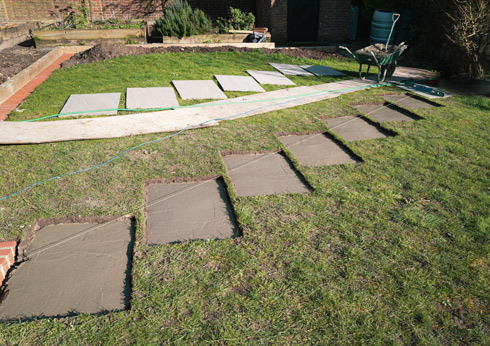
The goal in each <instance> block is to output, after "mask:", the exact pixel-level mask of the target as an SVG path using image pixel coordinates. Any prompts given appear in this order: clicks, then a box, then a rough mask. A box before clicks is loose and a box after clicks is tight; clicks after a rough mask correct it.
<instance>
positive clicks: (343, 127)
mask: <svg viewBox="0 0 490 346" xmlns="http://www.w3.org/2000/svg"><path fill="white" fill-rule="evenodd" d="M322 121H323V122H324V123H325V124H326V125H327V126H328V127H329V129H330V130H332V131H334V132H335V133H337V134H338V135H339V136H340V137H342V138H343V139H345V140H346V141H347V142H352V141H360V140H366V139H375V138H383V137H386V135H385V134H384V132H383V131H381V130H380V129H378V128H377V127H376V126H374V125H371V124H370V123H369V122H367V121H366V120H364V119H362V118H360V117H357V116H346V117H340V118H325V119H322Z"/></svg>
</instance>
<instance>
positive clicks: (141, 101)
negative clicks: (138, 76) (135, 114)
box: [126, 87, 179, 109]
mask: <svg viewBox="0 0 490 346" xmlns="http://www.w3.org/2000/svg"><path fill="white" fill-rule="evenodd" d="M178 106H179V102H178V101H177V97H176V96H175V91H174V88H160V87H152V88H127V89H126V108H130V109H137V108H144V109H149V108H165V107H178Z"/></svg>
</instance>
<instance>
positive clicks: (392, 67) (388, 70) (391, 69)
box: [386, 64, 396, 78]
mask: <svg viewBox="0 0 490 346" xmlns="http://www.w3.org/2000/svg"><path fill="white" fill-rule="evenodd" d="M395 69H396V65H395V64H391V65H388V67H386V77H388V78H390V77H391V76H393V73H395Z"/></svg>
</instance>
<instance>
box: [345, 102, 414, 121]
mask: <svg viewBox="0 0 490 346" xmlns="http://www.w3.org/2000/svg"><path fill="white" fill-rule="evenodd" d="M354 108H355V109H357V110H358V111H359V112H361V113H364V114H365V115H368V116H369V117H370V118H372V119H374V120H376V121H378V122H380V123H388V122H392V121H414V120H415V119H416V118H415V117H412V116H409V115H407V114H404V113H402V112H401V111H400V110H398V109H396V108H395V107H393V106H390V105H384V104H382V105H379V104H375V105H359V106H354Z"/></svg>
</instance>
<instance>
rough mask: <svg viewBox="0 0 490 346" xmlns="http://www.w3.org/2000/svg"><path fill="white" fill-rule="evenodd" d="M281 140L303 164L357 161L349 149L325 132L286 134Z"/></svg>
mask: <svg viewBox="0 0 490 346" xmlns="http://www.w3.org/2000/svg"><path fill="white" fill-rule="evenodd" d="M279 140H280V141H281V142H282V143H283V144H284V145H285V146H286V148H288V149H289V150H290V151H291V152H292V153H293V155H294V156H295V157H296V158H297V159H298V160H299V162H301V164H302V165H303V166H330V165H340V164H344V163H356V162H357V160H356V159H355V156H354V155H352V154H351V153H350V152H349V150H348V149H346V148H344V147H343V146H342V145H340V144H338V143H337V142H335V141H334V140H333V139H331V138H328V137H326V136H325V135H324V134H323V133H319V134H315V135H293V136H285V137H279Z"/></svg>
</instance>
